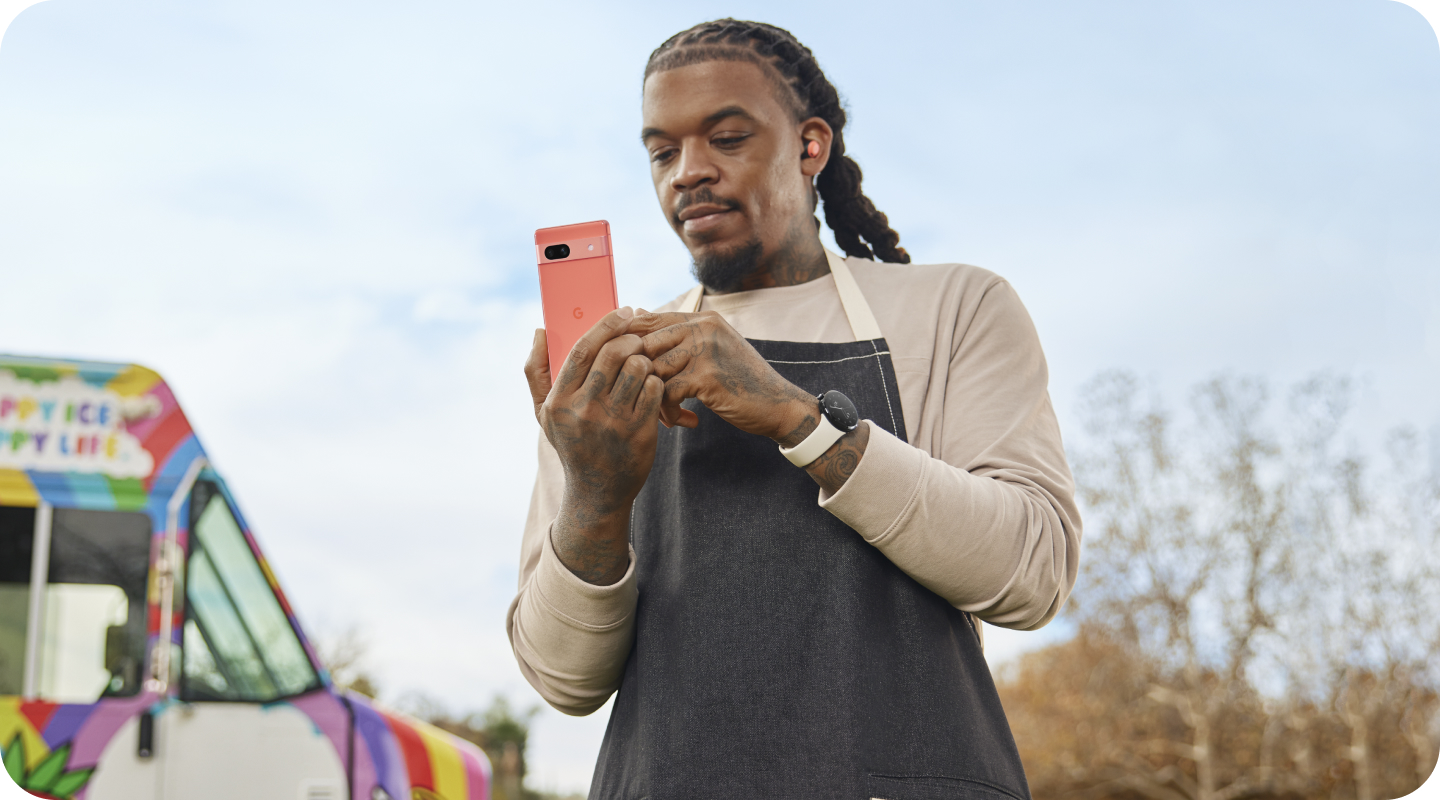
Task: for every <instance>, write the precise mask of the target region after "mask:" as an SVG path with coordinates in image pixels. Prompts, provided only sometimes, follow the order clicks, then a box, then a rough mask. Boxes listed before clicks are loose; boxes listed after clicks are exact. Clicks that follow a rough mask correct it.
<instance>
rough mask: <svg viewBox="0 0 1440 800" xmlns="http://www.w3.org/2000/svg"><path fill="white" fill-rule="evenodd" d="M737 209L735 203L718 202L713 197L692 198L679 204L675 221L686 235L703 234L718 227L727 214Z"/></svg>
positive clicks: (737, 205)
mask: <svg viewBox="0 0 1440 800" xmlns="http://www.w3.org/2000/svg"><path fill="white" fill-rule="evenodd" d="M738 207H739V204H737V203H733V202H729V201H718V200H716V199H714V198H713V197H700V198H694V199H692V200H691V201H690V202H682V203H681V205H680V209H679V211H677V212H676V214H675V220H676V222H677V223H678V224H679V227H680V228H681V230H682V231H683V232H684V233H686V234H697V233H703V232H704V231H708V230H710V229H711V228H714V227H715V226H716V225H719V224H720V223H721V222H722V221H724V219H725V216H726V215H727V214H730V213H732V212H734V211H736V210H737V209H738Z"/></svg>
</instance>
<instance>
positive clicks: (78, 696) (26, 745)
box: [0, 503, 156, 800]
mask: <svg viewBox="0 0 1440 800" xmlns="http://www.w3.org/2000/svg"><path fill="white" fill-rule="evenodd" d="M153 538H154V537H153V536H152V525H151V521H150V518H149V517H148V516H147V515H145V514H144V513H140V512H132V511H116V510H103V509H75V508H53V507H51V506H50V505H48V504H46V503H41V504H40V505H39V506H36V507H16V506H0V750H3V751H4V762H5V771H6V772H8V773H9V778H10V779H11V780H14V781H15V782H16V783H18V784H19V785H20V786H21V787H22V788H24V789H26V790H28V791H30V792H31V793H32V794H37V795H39V796H42V797H55V798H62V799H68V798H71V797H74V796H76V795H78V794H80V793H81V792H82V791H87V790H88V792H89V794H88V795H87V796H88V797H90V798H95V800H104V798H109V797H154V796H155V791H156V774H155V770H154V769H153V767H152V766H151V765H149V764H148V763H146V762H145V761H144V760H143V759H140V758H137V756H136V747H135V729H136V723H135V719H136V717H137V716H138V714H139V713H140V710H141V708H142V707H143V706H144V705H146V704H147V703H148V702H149V701H148V700H147V699H146V698H145V696H144V695H143V694H142V692H141V689H142V679H143V676H142V674H141V666H142V663H143V660H144V656H145V639H146V613H145V612H146V588H147V583H146V576H147V574H148V572H149V563H150V548H151V543H152V541H153Z"/></svg>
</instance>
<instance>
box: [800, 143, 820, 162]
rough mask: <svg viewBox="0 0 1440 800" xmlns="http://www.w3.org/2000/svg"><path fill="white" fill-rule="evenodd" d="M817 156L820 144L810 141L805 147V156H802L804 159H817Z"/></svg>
mask: <svg viewBox="0 0 1440 800" xmlns="http://www.w3.org/2000/svg"><path fill="white" fill-rule="evenodd" d="M819 156H820V143H819V142H817V141H813V140H812V141H811V142H810V144H807V145H805V156H804V157H805V158H818V157H819Z"/></svg>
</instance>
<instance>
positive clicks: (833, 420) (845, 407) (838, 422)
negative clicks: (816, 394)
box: [820, 389, 860, 431]
mask: <svg viewBox="0 0 1440 800" xmlns="http://www.w3.org/2000/svg"><path fill="white" fill-rule="evenodd" d="M820 410H821V411H822V412H824V414H825V418H826V419H828V420H830V424H831V425H834V426H835V427H836V428H839V429H840V430H842V431H853V430H855V428H856V427H857V426H858V425H859V424H860V412H858V411H856V410H855V404H854V403H852V402H850V398H848V397H846V396H845V395H843V394H840V393H839V392H837V391H835V390H834V389H831V390H830V391H828V392H826V393H825V394H822V395H820Z"/></svg>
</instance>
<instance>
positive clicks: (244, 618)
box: [155, 480, 346, 800]
mask: <svg viewBox="0 0 1440 800" xmlns="http://www.w3.org/2000/svg"><path fill="white" fill-rule="evenodd" d="M177 585H179V586H183V587H184V600H185V602H184V624H183V628H182V635H181V654H180V655H181V658H180V661H181V665H180V670H179V671H180V676H179V683H180V686H179V697H178V699H179V702H178V703H177V704H175V705H174V706H173V707H171V708H169V709H167V710H166V711H165V712H164V713H162V714H161V715H159V716H158V717H157V719H156V744H155V753H156V758H158V759H160V760H161V761H162V762H163V773H164V779H163V787H162V791H161V793H160V796H161V798H162V800H194V798H199V797H203V798H207V800H253V798H260V797H264V798H272V797H273V798H286V799H287V800H288V798H299V800H342V798H343V797H345V794H346V775H345V768H344V763H343V761H342V756H341V754H340V753H337V752H336V749H335V747H334V745H333V744H332V741H331V739H330V738H327V736H326V734H325V733H324V732H322V730H321V727H322V721H319V720H315V719H313V718H312V716H309V715H307V714H306V713H304V712H302V711H301V710H300V708H298V707H297V705H295V703H296V702H300V703H302V704H303V702H304V701H303V700H300V698H302V697H303V696H306V695H311V696H313V695H314V694H315V693H317V692H325V691H326V690H325V689H324V688H322V685H321V681H320V678H319V676H318V675H317V674H316V671H315V669H314V667H313V666H312V665H311V663H310V659H309V657H308V656H307V654H306V652H305V648H304V647H303V646H302V645H301V643H300V640H299V637H298V636H297V635H296V633H295V629H294V628H293V627H292V623H291V619H290V618H289V615H288V614H287V613H286V610H285V608H284V607H282V606H281V604H280V602H279V600H278V598H277V596H276V594H275V592H274V591H273V590H272V588H271V585H270V581H269V580H268V579H267V574H266V569H265V568H264V567H263V566H262V564H261V562H260V561H259V560H258V559H257V551H256V550H254V549H253V548H252V546H251V541H250V539H249V538H248V537H247V536H246V535H245V533H244V531H243V530H242V529H241V526H240V524H239V523H238V522H237V519H236V515H235V513H234V512H233V510H232V508H231V506H230V504H229V503H228V501H227V498H226V496H225V494H224V493H223V492H222V491H221V489H220V488H219V486H218V485H217V484H215V483H212V482H209V481H204V480H202V481H200V482H198V483H196V484H195V488H194V490H193V491H192V494H191V497H190V529H189V535H188V541H187V543H186V559H185V569H184V571H183V576H179V579H178V580H177ZM336 707H338V704H337V706H336ZM330 723H333V721H328V722H325V723H323V724H325V726H326V727H330V726H331V724H330Z"/></svg>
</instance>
